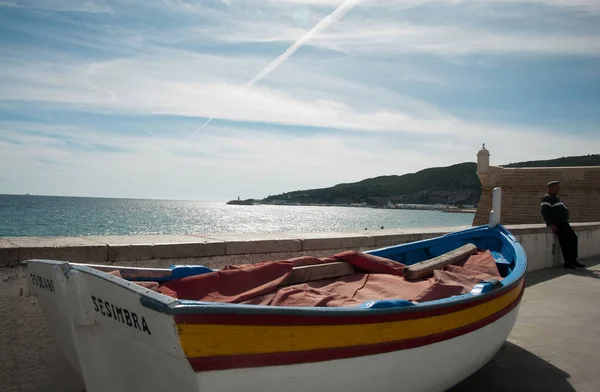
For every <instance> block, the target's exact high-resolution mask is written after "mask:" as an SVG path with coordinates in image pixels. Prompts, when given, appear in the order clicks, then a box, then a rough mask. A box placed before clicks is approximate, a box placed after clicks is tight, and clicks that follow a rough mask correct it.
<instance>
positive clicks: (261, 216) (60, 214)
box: [0, 195, 474, 237]
mask: <svg viewBox="0 0 600 392" xmlns="http://www.w3.org/2000/svg"><path fill="white" fill-rule="evenodd" d="M448 212H456V213H452V214H447V213H444V212H442V211H439V210H421V209H403V208H394V209H388V208H356V206H355V207H349V206H347V207H323V206H292V205H286V206H279V205H227V204H226V202H199V201H177V200H148V199H111V198H86V197H59V196H35V195H0V237H6V236H82V235H132V234H192V233H195V234H207V233H273V232H325V231H360V230H364V229H369V230H373V229H380V228H381V227H382V226H383V227H384V229H386V228H389V229H391V228H417V227H441V226H443V227H448V226H461V225H471V224H472V222H473V215H474V214H473V212H463V211H448Z"/></svg>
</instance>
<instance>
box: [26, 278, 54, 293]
mask: <svg viewBox="0 0 600 392" xmlns="http://www.w3.org/2000/svg"><path fill="white" fill-rule="evenodd" d="M29 276H30V277H31V283H33V285H34V286H37V287H39V288H41V289H44V290H47V291H50V292H52V293H54V281H53V280H52V279H50V278H45V277H43V276H39V275H36V274H29Z"/></svg>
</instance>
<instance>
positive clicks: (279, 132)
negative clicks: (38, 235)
mask: <svg viewBox="0 0 600 392" xmlns="http://www.w3.org/2000/svg"><path fill="white" fill-rule="evenodd" d="M342 3H345V6H346V7H347V8H345V9H344V10H345V11H347V12H346V13H345V14H343V15H342V16H343V17H342V18H341V19H339V20H337V21H335V23H333V24H331V25H330V26H328V27H327V28H325V29H321V30H319V31H318V32H317V33H316V34H315V35H314V36H312V37H311V38H310V39H308V40H306V41H304V42H303V44H302V45H301V46H300V47H299V48H298V50H297V51H296V52H295V53H293V55H292V56H290V57H289V58H287V59H285V61H283V62H281V63H279V64H278V65H277V66H276V67H275V68H274V69H272V71H271V72H269V73H268V74H266V75H263V77H262V78H260V80H258V81H257V82H256V83H255V84H254V85H252V86H251V87H249V88H245V86H246V84H247V83H248V82H249V81H250V80H252V79H253V78H255V76H256V75H258V74H259V73H260V72H261V71H262V70H263V69H265V67H266V66H267V65H269V64H270V63H271V62H272V61H273V60H275V59H276V58H278V56H280V55H281V54H282V53H284V52H285V51H286V49H288V48H289V47H290V46H291V45H292V44H294V42H296V41H297V40H299V39H300V38H301V37H303V36H305V35H306V34H307V33H308V32H309V31H311V29H313V28H314V27H315V26H316V25H317V24H318V23H319V22H320V21H322V20H323V19H324V18H325V17H326V16H327V15H329V14H330V13H332V12H333V11H334V10H335V9H336V8H338V7H339V6H340V5H341V4H342ZM0 86H2V87H1V88H0V193H32V194H51V195H78V196H114V197H148V198H174V199H195V200H227V199H230V198H234V197H237V196H241V197H243V198H245V197H264V196H267V195H269V194H276V193H281V192H285V191H289V190H296V189H309V188H319V187H326V186H331V185H334V184H337V183H340V182H351V181H359V180H361V179H364V178H367V177H374V176H378V175H388V174H404V173H407V172H414V171H417V170H420V169H424V168H427V167H431V166H445V165H450V164H454V163H458V162H464V161H475V154H476V153H477V150H478V149H479V148H480V146H481V143H483V142H485V143H486V146H487V147H488V148H489V149H490V151H491V154H492V156H491V161H492V164H505V163H510V162H515V161H521V160H531V159H548V158H554V157H560V156H567V155H581V154H592V153H599V152H600V138H599V136H600V104H599V102H600V2H599V1H597V0H528V1H519V0H515V1H507V0H473V1H467V0H465V1H460V0H420V1H417V0H406V1H396V0H363V1H357V0H354V1H350V2H343V1H329V0H323V1H318V0H280V1H274V0H273V1H271V0H264V1H259V0H254V1H250V0H247V1H246V0H237V1H236V0H220V1H219V0H213V1H206V0H204V1H195V2H194V1H185V0H145V1H141V0H128V1H122V0H118V1H108V0H107V1H94V0H86V1H76V0H68V1H67V0H43V1H40V0H28V1H17V0H0ZM210 118H213V120H212V122H210V123H209V124H208V125H207V126H206V127H204V128H202V129H201V130H200V131H198V132H196V131H197V130H198V128H199V127H201V126H202V125H203V124H204V123H205V122H206V121H207V120H208V119H210Z"/></svg>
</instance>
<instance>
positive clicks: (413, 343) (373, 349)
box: [188, 289, 524, 372]
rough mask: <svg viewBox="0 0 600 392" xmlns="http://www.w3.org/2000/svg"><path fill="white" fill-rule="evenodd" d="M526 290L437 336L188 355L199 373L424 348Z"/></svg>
mask: <svg viewBox="0 0 600 392" xmlns="http://www.w3.org/2000/svg"><path fill="white" fill-rule="evenodd" d="M523 292H524V289H521V292H520V293H519V297H518V298H517V299H516V300H515V301H513V302H512V303H511V304H510V305H509V306H507V307H506V308H504V309H502V310H501V311H499V312H497V313H495V314H493V315H491V316H489V317H487V318H485V319H483V320H480V321H478V322H476V323H473V324H470V325H467V326H465V327H462V328H458V329H455V330H452V331H448V332H444V333H440V334H436V335H430V336H424V337H420V338H415V339H407V340H400V341H395V342H388V343H378V344H371V345H363V346H354V347H341V348H331V349H320V350H310V351H300V352H285V353H269V354H247V355H230V356H213V357H198V358H188V360H189V362H190V365H191V366H192V368H193V369H194V371H196V372H200V371H210V370H226V369H238V368H250V367H264V366H281V365H293V364H299V363H308V362H319V361H329V360H334V359H344V358H353V357H358V356H364V355H376V354H383V353H388V352H392V351H400V350H406V349H411V348H416V347H421V346H425V345H428V344H433V343H438V342H441V341H444V340H448V339H452V338H455V337H458V336H461V335H465V334H467V333H470V332H473V331H476V330H478V329H481V328H483V327H485V326H486V325H489V324H491V323H493V322H495V321H497V320H499V319H500V318H502V317H503V316H505V315H507V314H508V313H509V312H510V311H511V310H513V309H515V308H516V307H517V305H518V304H519V303H520V301H521V298H522V297H523Z"/></svg>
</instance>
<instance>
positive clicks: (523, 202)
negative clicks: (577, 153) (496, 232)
mask: <svg viewBox="0 0 600 392" xmlns="http://www.w3.org/2000/svg"><path fill="white" fill-rule="evenodd" d="M486 169H487V170H486ZM478 175H479V179H480V181H481V185H482V192H481V198H480V201H479V204H478V206H477V213H476V214H475V217H474V219H473V225H481V224H486V223H487V222H488V216H489V211H490V210H491V208H492V190H493V188H494V187H497V186H499V187H501V188H502V209H501V216H500V223H502V224H505V225H512V224H529V223H532V224H533V223H544V220H543V218H542V215H541V201H540V199H541V198H542V197H543V196H544V194H545V193H546V184H547V183H548V182H549V181H553V180H558V181H560V182H561V192H560V194H559V197H560V198H561V200H562V201H563V202H564V203H565V205H566V206H567V207H568V208H569V211H570V214H571V222H597V221H600V167H543V168H501V167H487V168H486V167H484V168H483V170H482V171H478Z"/></svg>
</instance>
